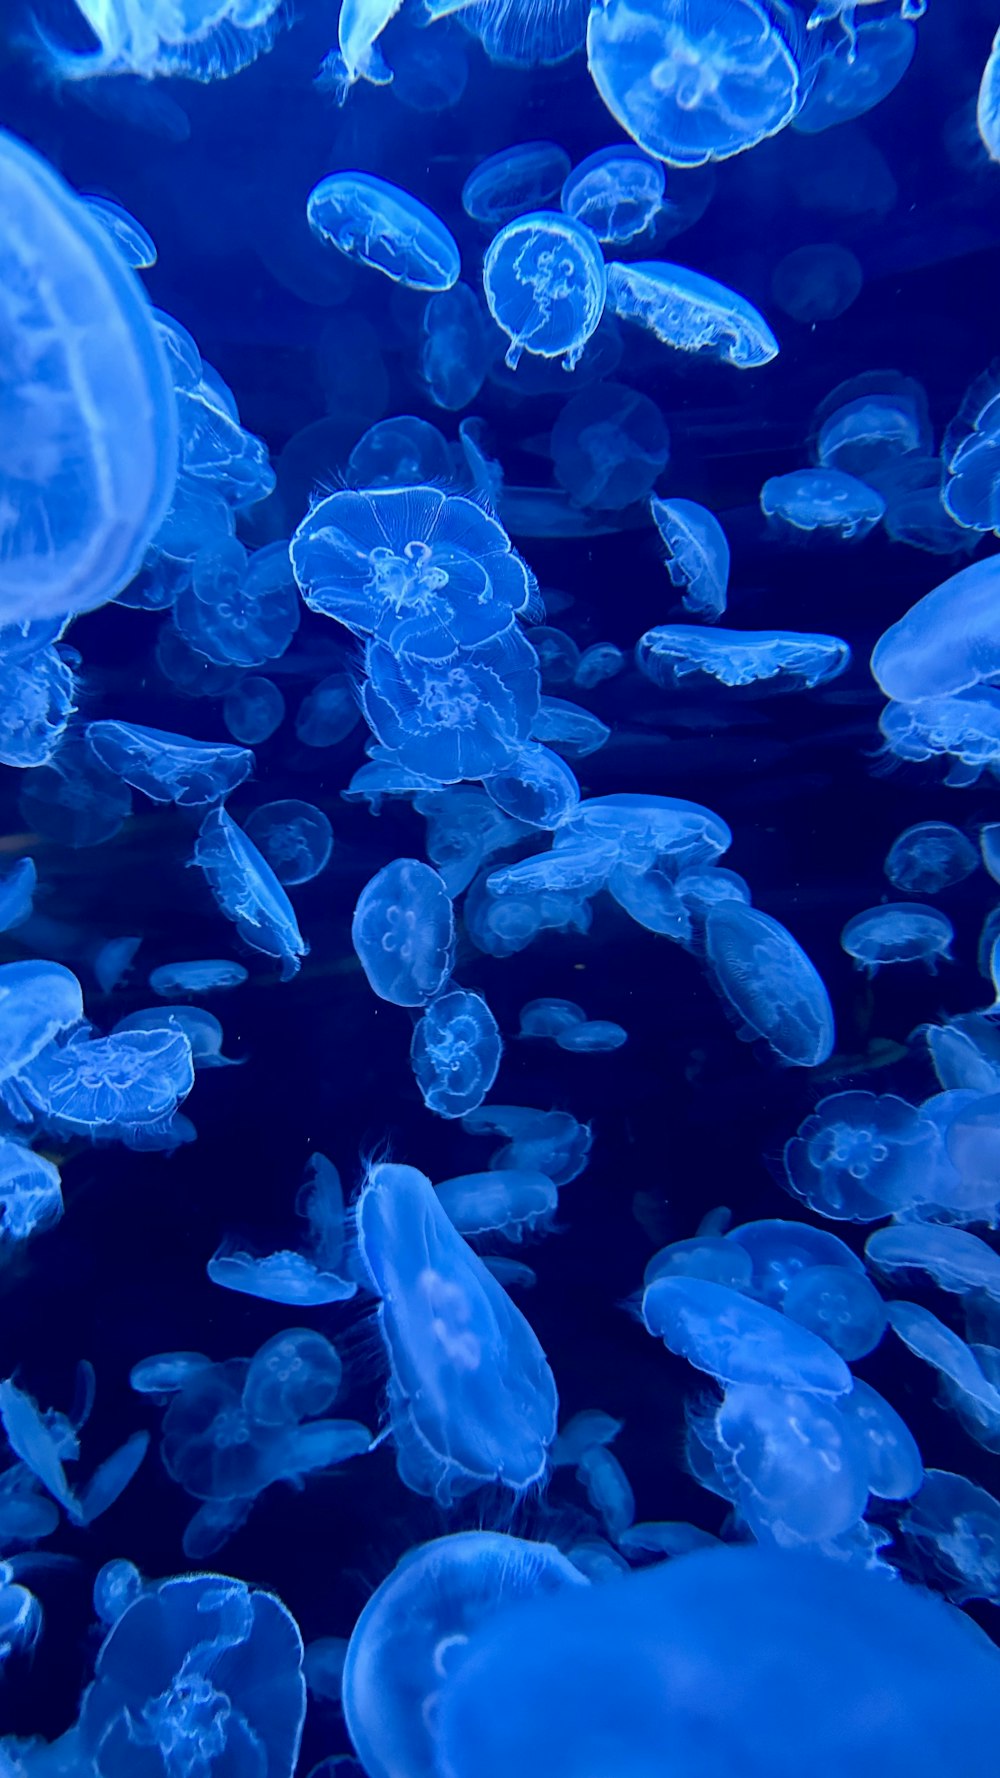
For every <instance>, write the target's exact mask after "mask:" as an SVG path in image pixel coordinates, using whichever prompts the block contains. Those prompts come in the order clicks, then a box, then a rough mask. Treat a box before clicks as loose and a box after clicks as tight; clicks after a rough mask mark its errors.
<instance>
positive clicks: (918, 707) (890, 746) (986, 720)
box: [878, 687, 1000, 787]
mask: <svg viewBox="0 0 1000 1778" xmlns="http://www.w3.org/2000/svg"><path fill="white" fill-rule="evenodd" d="M878 726H879V732H880V733H881V735H882V736H883V738H884V740H885V744H886V752H887V753H892V754H895V756H896V758H897V759H916V760H924V759H936V758H939V757H945V758H950V759H951V761H952V763H951V765H950V767H949V770H948V774H947V777H946V778H945V783H946V784H949V785H954V786H956V787H963V786H965V785H968V784H975V783H977V782H978V780H979V778H980V776H981V775H982V773H983V772H984V771H986V770H991V771H995V769H996V766H997V765H998V764H1000V691H995V690H993V689H992V687H984V688H983V689H981V690H978V691H970V692H964V693H960V694H959V693H954V694H948V695H944V696H941V697H934V698H918V699H917V700H916V702H915V703H912V704H902V703H900V704H897V703H889V704H887V705H886V707H885V709H884V710H883V712H882V714H881V716H880V717H879V724H878Z"/></svg>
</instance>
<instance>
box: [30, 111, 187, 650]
mask: <svg viewBox="0 0 1000 1778" xmlns="http://www.w3.org/2000/svg"><path fill="white" fill-rule="evenodd" d="M0 190H2V192H3V209H4V213H5V214H6V215H7V216H8V218H9V219H10V228H9V231H8V236H7V261H6V265H5V274H4V281H5V283H6V285H7V287H8V288H9V289H11V290H13V289H16V288H17V289H19V288H21V285H22V283H23V282H24V280H25V279H27V281H28V283H29V284H31V285H32V286H33V287H34V286H36V285H37V288H38V291H39V293H40V294H39V297H38V301H37V303H36V304H35V305H34V306H31V305H29V308H28V309H24V310H22V309H20V308H19V309H18V310H17V312H16V314H14V315H12V317H11V320H10V326H11V328H12V333H11V341H12V356H11V357H10V358H9V360H8V364H7V370H6V374H5V406H6V411H7V420H6V430H7V433H8V436H9V438H10V439H11V440H15V439H16V441H17V448H16V449H13V447H12V448H11V449H10V450H9V451H8V453H7V456H6V459H5V465H4V470H3V477H2V487H3V504H4V510H5V523H4V532H5V537H4V551H3V568H2V572H0V621H2V622H3V623H5V624H6V623H12V622H19V621H21V620H23V619H39V618H43V617H67V616H70V615H71V614H73V613H75V612H78V611H92V610H94V608H95V607H96V606H98V605H103V604H105V603H106V602H107V601H108V600H109V599H113V598H114V597H115V596H116V595H117V594H118V593H119V592H120V591H121V590H122V588H123V587H125V586H126V585H127V584H128V582H129V581H130V580H131V579H132V578H133V576H134V575H135V573H136V572H137V570H138V568H139V566H140V563H141V561H142V558H143V555H144V553H145V551H146V548H147V545H148V544H149V542H150V540H151V538H152V537H153V536H154V534H155V532H156V531H157V529H158V527H159V525H160V523H161V522H162V520H163V518H164V517H165V516H166V513H167V510H168V508H169V506H170V502H171V498H172V496H173V492H174V483H175V479H176V474H177V413H176V406H175V402H174V396H173V390H172V387H171V381H170V375H169V369H168V365H167V360H166V355H165V353H164V351H163V347H162V345H161V344H160V340H159V337H158V335H157V332H156V328H155V326H154V323H153V317H152V313H151V311H150V309H149V307H148V305H147V303H146V299H145V296H144V294H143V292H142V290H141V288H140V286H139V284H138V281H137V279H136V277H135V274H134V273H133V272H132V271H131V270H130V268H129V267H128V266H126V265H125V263H124V262H123V260H122V258H121V255H120V253H119V252H118V250H117V249H116V248H115V246H114V245H113V244H112V243H111V241H109V239H108V236H107V234H106V232H105V230H104V229H103V228H102V226H101V224H100V223H99V222H97V221H96V220H95V218H94V217H93V216H92V215H91V213H90V211H89V210H88V209H87V206H86V204H85V203H82V202H80V200H79V199H78V198H76V197H75V196H74V194H73V193H72V192H71V191H70V190H69V188H68V187H67V186H66V185H64V184H63V182H62V180H61V179H60V178H59V177H58V175H57V174H56V173H55V172H54V171H53V169H52V168H51V167H50V166H49V165H48V164H47V162H45V161H44V160H43V159H42V158H41V156H40V155H37V154H35V152H34V151H33V150H32V149H30V148H28V147H26V146H25V145H24V144H23V143H22V142H19V141H18V140H17V139H16V138H15V137H14V136H11V135H8V134H6V133H4V134H3V135H2V136H0ZM70 313H72V315H73V317H74V320H73V325H72V329H71V331H70V332H68V333H67V332H66V329H67V328H68V326H69V322H68V319H67V317H68V316H69V315H70ZM61 330H62V334H63V337H62V339H61V343H59V344H58V345H55V344H54V343H53V342H54V341H55V340H56V339H58V338H59V335H60V331H61Z"/></svg>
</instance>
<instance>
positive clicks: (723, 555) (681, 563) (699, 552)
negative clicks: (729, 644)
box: [649, 494, 729, 623]
mask: <svg viewBox="0 0 1000 1778" xmlns="http://www.w3.org/2000/svg"><path fill="white" fill-rule="evenodd" d="M649 511H650V516H651V518H652V520H653V523H654V525H655V526H656V529H657V530H658V531H659V533H660V536H661V538H662V539H663V543H664V546H665V548H666V551H667V561H666V567H667V573H668V574H669V576H670V579H671V581H672V583H673V585H674V586H676V587H680V588H681V589H682V592H681V601H682V603H683V605H684V609H685V611H690V612H691V614H692V616H694V617H702V618H704V619H705V620H706V622H709V623H712V622H714V620H715V619H716V618H718V617H721V616H722V613H723V612H724V611H725V609H726V595H727V591H728V587H729V542H728V539H727V537H726V533H725V531H724V530H723V529H722V526H721V525H720V523H719V521H718V519H717V518H716V516H715V514H714V512H709V510H708V507H707V506H699V504H698V502H697V501H696V500H660V499H658V498H657V496H656V495H655V494H654V495H653V496H652V498H651V500H650V502H649Z"/></svg>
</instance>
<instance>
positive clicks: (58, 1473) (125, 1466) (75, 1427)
mask: <svg viewBox="0 0 1000 1778" xmlns="http://www.w3.org/2000/svg"><path fill="white" fill-rule="evenodd" d="M80 1371H81V1372H82V1373H83V1379H84V1400H83V1406H82V1411H81V1412H80V1413H76V1412H74V1414H73V1416H72V1418H68V1417H67V1416H66V1415H64V1414H58V1413H56V1412H55V1410H54V1409H53V1410H50V1411H49V1412H48V1413H42V1412H41V1411H40V1409H39V1407H38V1405H37V1403H36V1402H35V1401H33V1400H32V1397H31V1396H30V1395H28V1394H26V1392H25V1391H24V1390H23V1389H19V1388H18V1387H17V1386H16V1384H15V1383H13V1382H12V1381H11V1380H10V1379H8V1380H7V1381H6V1382H0V1425H2V1426H3V1430H4V1432H5V1433H6V1435H7V1443H8V1444H9V1445H10V1448H11V1450H12V1451H13V1452H14V1455H15V1457H18V1458H19V1459H20V1461H21V1462H22V1463H23V1464H24V1465H25V1467H26V1468H27V1469H28V1470H30V1472H31V1474H32V1476H34V1477H35V1478H36V1480H37V1481H39V1482H40V1483H41V1485H42V1487H43V1488H44V1489H45V1490H46V1492H47V1493H48V1494H50V1495H51V1496H52V1499H53V1500H54V1501H56V1502H57V1504H58V1505H59V1506H61V1507H62V1509H63V1511H64V1512H65V1513H66V1516H67V1518H68V1519H69V1520H70V1521H71V1523H72V1524H74V1525H90V1524H92V1523H93V1521H94V1520H95V1519H97V1518H99V1517H100V1516H101V1514H102V1513H105V1512H107V1510H108V1508H109V1507H110V1506H113V1505H114V1502H115V1501H116V1500H117V1499H118V1497H119V1495H121V1494H123V1493H124V1491H125V1489H126V1488H127V1487H128V1485H129V1483H130V1481H131V1480H132V1478H133V1476H134V1475H135V1473H136V1471H137V1470H138V1468H139V1465H140V1464H141V1462H142V1460H143V1458H144V1457H145V1455H146V1452H147V1450H148V1449H149V1434H148V1432H137V1433H133V1434H132V1436H131V1438H128V1439H126V1441H125V1443H124V1444H123V1445H120V1446H119V1447H118V1449H117V1450H116V1451H113V1452H112V1454H111V1456H110V1457H106V1458H105V1460H104V1462H103V1463H101V1464H99V1465H98V1467H97V1469H95V1470H94V1472H93V1474H92V1475H91V1477H90V1479H89V1480H88V1481H86V1482H84V1483H83V1484H82V1485H81V1486H80V1487H79V1488H77V1489H74V1488H72V1487H71V1486H70V1483H69V1481H68V1479H67V1476H66V1471H65V1469H64V1467H63V1465H64V1463H66V1462H70V1461H73V1462H76V1461H77V1460H78V1459H79V1456H80V1441H79V1438H78V1436H77V1435H78V1433H79V1431H80V1429H81V1427H82V1426H83V1425H84V1423H85V1421H86V1420H87V1419H88V1418H89V1416H90V1410H91V1407H92V1406H93V1396H94V1374H93V1370H92V1368H91V1367H89V1366H87V1365H81V1366H80ZM79 1381H80V1379H79V1378H78V1383H79Z"/></svg>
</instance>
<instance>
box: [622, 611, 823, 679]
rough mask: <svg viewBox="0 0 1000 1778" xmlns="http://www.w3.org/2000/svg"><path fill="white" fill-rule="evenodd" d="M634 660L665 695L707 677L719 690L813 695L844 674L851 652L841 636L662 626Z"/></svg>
mask: <svg viewBox="0 0 1000 1778" xmlns="http://www.w3.org/2000/svg"><path fill="white" fill-rule="evenodd" d="M635 656H636V662H637V665H638V666H639V668H640V669H641V671H642V672H643V673H645V675H646V677H647V679H651V680H652V681H653V684H654V685H662V686H663V687H664V688H665V689H667V690H671V689H673V687H674V686H676V685H679V684H682V683H683V681H684V680H686V679H689V678H692V677H695V676H697V675H703V676H704V677H706V678H709V679H715V680H717V681H718V682H719V684H720V685H729V686H750V685H757V684H766V685H767V688H768V690H769V691H776V690H777V691H800V690H802V689H807V690H810V691H811V690H812V688H813V687H814V686H816V685H825V684H826V682H827V680H829V679H836V678H837V677H838V675H839V674H841V673H843V672H845V671H846V669H847V667H848V665H849V664H850V659H851V650H850V647H849V646H848V644H847V643H846V642H843V641H842V640H841V638H840V637H839V636H822V635H815V634H810V633H809V632H808V631H800V630H722V629H718V630H705V629H701V628H699V627H698V626H696V625H693V624H658V625H657V627H656V629H654V630H647V631H646V633H645V635H644V636H640V638H639V640H638V642H637V643H636V648H635Z"/></svg>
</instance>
